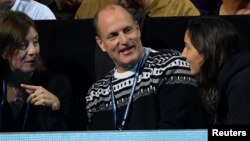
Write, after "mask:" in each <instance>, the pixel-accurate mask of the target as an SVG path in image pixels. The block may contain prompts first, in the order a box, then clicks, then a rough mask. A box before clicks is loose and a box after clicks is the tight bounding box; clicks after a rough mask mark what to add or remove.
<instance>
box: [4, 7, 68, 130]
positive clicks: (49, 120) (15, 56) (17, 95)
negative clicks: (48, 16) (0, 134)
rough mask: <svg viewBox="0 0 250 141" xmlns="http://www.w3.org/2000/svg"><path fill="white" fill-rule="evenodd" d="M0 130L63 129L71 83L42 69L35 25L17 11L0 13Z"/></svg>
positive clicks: (65, 123)
mask: <svg viewBox="0 0 250 141" xmlns="http://www.w3.org/2000/svg"><path fill="white" fill-rule="evenodd" d="M0 55H1V56H0V65H1V66H0V68H1V69H0V86H1V87H0V101H1V103H0V104H1V105H0V131H4V132H13V131H15V132H16V131H51V130H67V129H68V116H69V106H68V105H69V96H70V95H71V91H72V90H71V85H70V82H69V80H68V79H67V78H65V77H63V76H60V75H54V74H52V73H49V72H48V71H46V69H45V67H44V65H43V63H42V60H41V57H40V46H39V37H38V33H37V29H36V27H35V24H34V23H33V21H32V19H31V18H29V17H28V16H27V15H25V14H24V13H21V12H13V11H7V12H4V13H2V14H1V15H0Z"/></svg>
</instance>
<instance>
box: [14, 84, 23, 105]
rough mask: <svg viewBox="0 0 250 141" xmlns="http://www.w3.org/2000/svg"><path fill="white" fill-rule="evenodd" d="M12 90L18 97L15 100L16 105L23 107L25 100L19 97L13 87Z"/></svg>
mask: <svg viewBox="0 0 250 141" xmlns="http://www.w3.org/2000/svg"><path fill="white" fill-rule="evenodd" d="M12 90H13V92H14V93H15V95H16V97H15V98H14V103H15V104H16V105H17V106H19V107H21V106H23V98H22V97H20V96H19V95H18V93H17V91H16V89H15V88H14V87H12Z"/></svg>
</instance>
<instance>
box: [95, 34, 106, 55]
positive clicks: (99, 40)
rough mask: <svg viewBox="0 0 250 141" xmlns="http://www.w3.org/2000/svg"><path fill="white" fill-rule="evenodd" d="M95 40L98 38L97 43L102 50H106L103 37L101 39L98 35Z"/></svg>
mask: <svg viewBox="0 0 250 141" xmlns="http://www.w3.org/2000/svg"><path fill="white" fill-rule="evenodd" d="M95 40H96V43H97V44H98V46H99V47H100V48H101V50H102V51H103V52H106V49H105V48H104V45H103V42H102V39H100V37H98V36H96V37H95Z"/></svg>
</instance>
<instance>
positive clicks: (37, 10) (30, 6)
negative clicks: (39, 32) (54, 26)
mask: <svg viewBox="0 0 250 141" xmlns="http://www.w3.org/2000/svg"><path fill="white" fill-rule="evenodd" d="M6 10H12V11H20V12H23V13H25V14H27V15H28V16H29V17H30V18H32V19H33V20H44V19H56V17H55V15H54V14H53V12H52V11H51V10H50V9H49V8H48V7H47V6H46V5H44V4H41V3H39V2H37V1H34V0H0V12H3V11H6Z"/></svg>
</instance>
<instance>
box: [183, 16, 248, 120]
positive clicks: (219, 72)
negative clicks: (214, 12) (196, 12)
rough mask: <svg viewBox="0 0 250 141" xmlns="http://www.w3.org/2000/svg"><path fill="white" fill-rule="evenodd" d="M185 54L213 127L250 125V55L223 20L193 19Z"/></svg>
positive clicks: (238, 36) (209, 18) (185, 39)
mask: <svg viewBox="0 0 250 141" xmlns="http://www.w3.org/2000/svg"><path fill="white" fill-rule="evenodd" d="M184 42H185V48H184V50H183V52H182V56H184V57H185V58H186V60H187V62H189V63H190V69H191V73H192V75H194V76H196V78H197V80H198V82H199V86H200V88H201V90H202V100H203V102H204V105H205V107H206V109H207V110H208V112H209V113H210V114H211V121H210V123H211V122H212V123H214V124H250V102H249V101H250V79H249V78H250V54H249V53H248V52H246V51H245V48H244V46H243V44H242V40H241V37H240V35H239V33H238V31H237V30H236V29H235V27H234V26H233V25H232V24H231V23H230V22H228V21H226V20H224V19H222V18H220V17H197V18H194V19H191V20H190V22H189V24H188V28H187V30H186V33H185V37H184Z"/></svg>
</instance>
